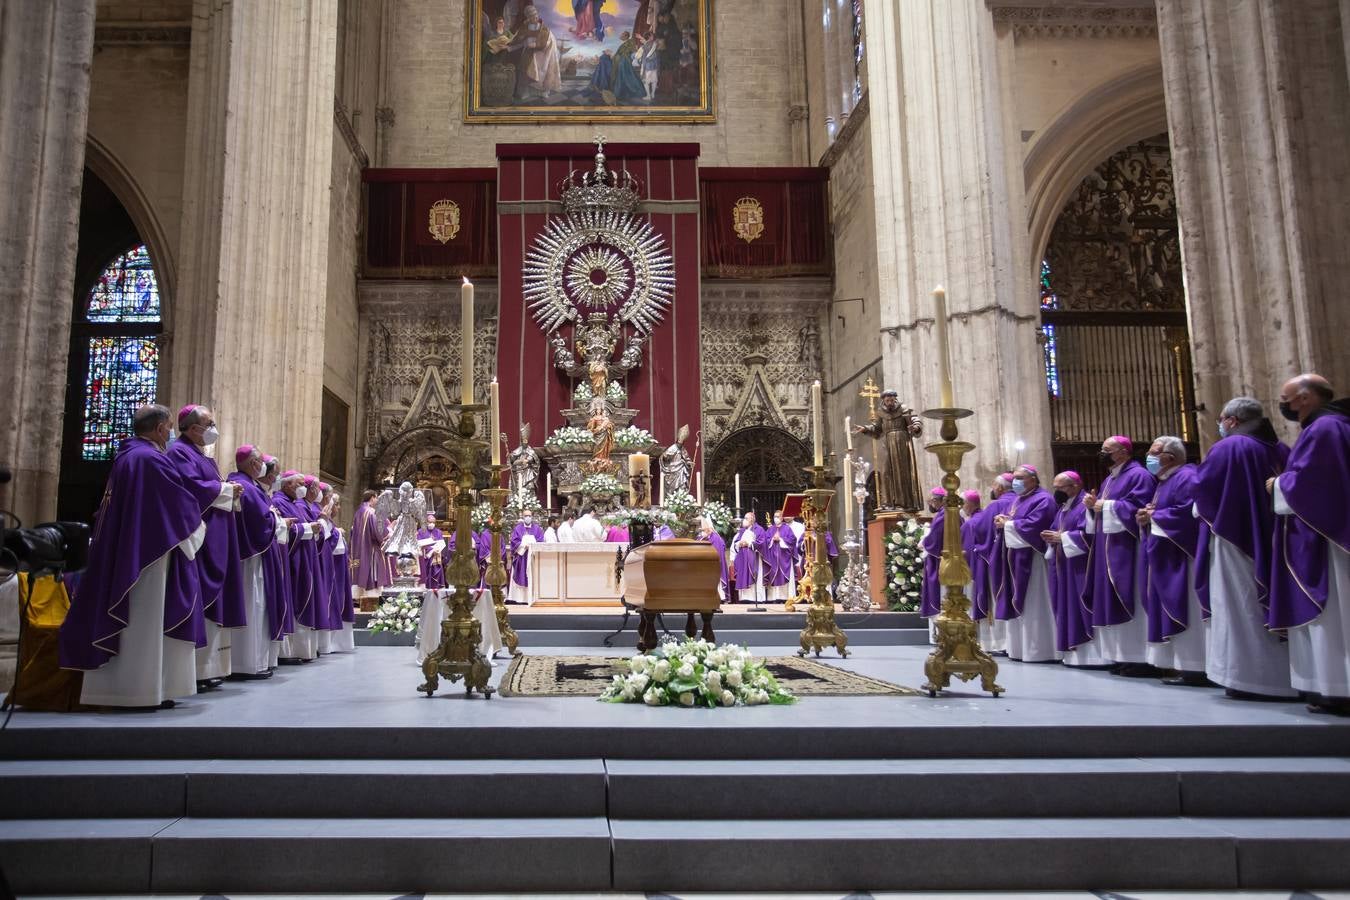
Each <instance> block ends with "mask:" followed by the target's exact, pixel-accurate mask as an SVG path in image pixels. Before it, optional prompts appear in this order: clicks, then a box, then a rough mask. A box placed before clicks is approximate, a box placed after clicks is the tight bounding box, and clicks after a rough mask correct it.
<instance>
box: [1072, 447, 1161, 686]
mask: <svg viewBox="0 0 1350 900" xmlns="http://www.w3.org/2000/svg"><path fill="white" fill-rule="evenodd" d="M1133 449H1134V445H1133V443H1131V441H1130V439H1129V438H1127V437H1125V436H1123V435H1116V436H1114V437H1109V438H1107V439H1106V440H1105V441H1103V442H1102V449H1101V456H1102V460H1103V462H1105V463H1106V464H1107V465H1109V466H1110V474H1108V475H1107V476H1106V480H1105V481H1103V482H1102V486H1101V491H1100V492H1098V493H1092V492H1089V493H1088V495H1087V497H1086V498H1085V499H1084V500H1083V505H1084V506H1085V507H1087V531H1088V533H1090V534H1091V536H1092V537H1091V544H1090V545H1089V550H1088V571H1087V581H1086V583H1085V584H1084V585H1083V596H1084V599H1085V602H1087V603H1088V604H1089V605H1090V606H1091V607H1092V624H1093V627H1094V628H1096V629H1097V640H1098V641H1099V642H1100V644H1101V648H1102V655H1103V656H1105V657H1106V658H1107V659H1108V660H1110V661H1112V662H1114V663H1119V664H1121V665H1122V667H1124V668H1122V672H1123V673H1124V674H1130V675H1151V674H1153V669H1152V668H1151V667H1149V666H1148V664H1147V663H1148V651H1147V649H1146V645H1147V643H1148V641H1147V634H1146V632H1145V617H1144V616H1143V615H1142V614H1141V613H1142V611H1141V610H1140V609H1139V608H1138V606H1139V596H1140V594H1142V593H1143V583H1144V579H1143V574H1144V573H1143V568H1144V557H1143V552H1142V548H1141V545H1140V542H1139V537H1140V535H1139V522H1138V521H1137V520H1136V519H1135V513H1137V512H1139V510H1141V509H1143V508H1144V507H1145V506H1146V505H1147V504H1148V502H1149V500H1151V499H1152V498H1153V476H1152V475H1150V474H1149V473H1148V470H1147V469H1145V468H1144V467H1143V466H1141V465H1139V463H1137V462H1136V461H1135V460H1134V459H1132V458H1131V457H1130V454H1131V452H1132V451H1133Z"/></svg>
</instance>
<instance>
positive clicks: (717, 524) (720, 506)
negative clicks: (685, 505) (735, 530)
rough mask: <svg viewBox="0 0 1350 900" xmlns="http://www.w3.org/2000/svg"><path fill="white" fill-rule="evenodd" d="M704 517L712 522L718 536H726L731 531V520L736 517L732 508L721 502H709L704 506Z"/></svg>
mask: <svg viewBox="0 0 1350 900" xmlns="http://www.w3.org/2000/svg"><path fill="white" fill-rule="evenodd" d="M703 515H704V516H705V517H706V518H707V519H708V520H709V521H711V522H712V526H713V530H714V531H716V532H717V533H718V534H721V535H726V534H727V533H729V532H730V531H731V520H732V519H733V518H734V515H733V513H732V512H731V507H730V506H727V505H726V504H725V503H723V502H722V501H721V500H709V501H708V502H707V503H705V504H703Z"/></svg>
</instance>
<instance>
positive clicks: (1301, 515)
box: [1269, 374, 1350, 715]
mask: <svg viewBox="0 0 1350 900" xmlns="http://www.w3.org/2000/svg"><path fill="white" fill-rule="evenodd" d="M1333 396H1334V395H1333V394H1332V388H1331V384H1330V383H1329V382H1328V381H1327V380H1326V379H1325V378H1323V377H1322V376H1320V375H1313V374H1308V375H1300V376H1298V377H1297V378H1292V379H1290V380H1289V381H1288V382H1286V383H1285V385H1284V387H1282V388H1281V389H1280V413H1281V414H1282V415H1284V416H1285V417H1286V418H1292V419H1297V420H1298V423H1299V426H1300V429H1301V430H1300V431H1299V435H1298V440H1297V441H1295V442H1294V447H1293V449H1292V450H1290V452H1289V463H1288V465H1286V466H1285V469H1284V471H1283V472H1282V473H1280V474H1279V475H1277V476H1276V477H1275V479H1274V481H1273V483H1272V486H1271V487H1272V493H1273V495H1274V506H1275V516H1276V518H1275V552H1274V569H1275V571H1274V574H1273V576H1272V580H1271V595H1270V620H1269V624H1270V626H1271V627H1272V628H1285V629H1288V632H1287V633H1288V635H1289V666H1290V672H1291V681H1292V684H1293V686H1294V687H1295V688H1296V689H1298V690H1300V691H1306V692H1307V693H1308V694H1310V695H1312V696H1313V698H1314V700H1313V703H1312V705H1311V707H1310V708H1311V709H1313V710H1314V711H1316V712H1331V713H1336V714H1338V715H1350V512H1348V510H1350V479H1347V477H1346V475H1347V472H1346V468H1347V464H1348V463H1350V400H1334V399H1333Z"/></svg>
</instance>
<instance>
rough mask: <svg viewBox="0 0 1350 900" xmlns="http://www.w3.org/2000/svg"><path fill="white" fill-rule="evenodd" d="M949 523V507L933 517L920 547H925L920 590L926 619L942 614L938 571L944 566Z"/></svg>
mask: <svg viewBox="0 0 1350 900" xmlns="http://www.w3.org/2000/svg"><path fill="white" fill-rule="evenodd" d="M946 523H947V507H945V506H944V507H942V509H939V510H938V511H937V514H936V515H934V516H933V523H932V525H931V526H930V527H929V529H928V533H927V534H925V535H924V536H923V540H921V541H920V542H919V546H921V547H923V550H924V554H925V556H924V558H923V587H922V588H920V590H919V615H921V616H923V617H924V618H929V617H931V616H936V615H937V614H938V613H940V612H942V585H941V583H939V582H938V569H939V568H940V567H941V565H942V542H943V531H944V529H945V528H946Z"/></svg>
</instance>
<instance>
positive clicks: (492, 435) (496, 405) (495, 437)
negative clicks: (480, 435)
mask: <svg viewBox="0 0 1350 900" xmlns="http://www.w3.org/2000/svg"><path fill="white" fill-rule="evenodd" d="M488 406H489V407H491V410H490V414H489V419H490V420H491V421H490V425H489V431H488V442H489V443H491V444H492V464H493V465H494V466H500V465H501V464H502V439H501V433H502V406H501V403H500V402H499V400H498V398H497V379H496V378H494V379H492V384H490V385H488Z"/></svg>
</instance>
